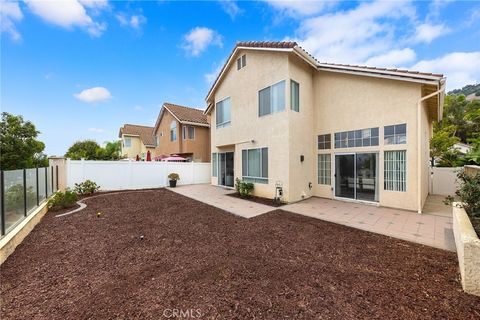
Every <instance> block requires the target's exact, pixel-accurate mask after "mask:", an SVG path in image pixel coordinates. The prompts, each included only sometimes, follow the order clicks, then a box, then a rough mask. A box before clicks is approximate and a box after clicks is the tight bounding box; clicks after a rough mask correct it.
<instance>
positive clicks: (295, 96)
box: [290, 80, 300, 112]
mask: <svg viewBox="0 0 480 320" xmlns="http://www.w3.org/2000/svg"><path fill="white" fill-rule="evenodd" d="M290 108H291V109H292V110H293V111H297V112H299V111H300V84H299V83H298V82H296V81H293V80H290Z"/></svg>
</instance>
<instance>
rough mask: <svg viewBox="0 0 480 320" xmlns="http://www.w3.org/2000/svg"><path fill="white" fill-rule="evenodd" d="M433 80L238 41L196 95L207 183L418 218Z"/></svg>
mask: <svg viewBox="0 0 480 320" xmlns="http://www.w3.org/2000/svg"><path fill="white" fill-rule="evenodd" d="M444 87H445V78H444V77H443V75H441V74H431V73H421V72H412V71H407V70H397V69H381V68H373V67H363V66H352V65H340V64H331V63H320V62H318V61H317V60H315V59H314V58H313V57H312V56H310V55H309V54H308V53H307V52H306V51H304V50H303V49H302V48H301V47H299V46H298V45H297V44H296V43H295V42H239V43H237V45H236V46H235V48H234V49H233V51H232V53H231V54H230V56H229V57H228V59H227V62H226V63H225V65H224V66H223V68H222V70H221V71H220V74H219V75H218V77H217V79H216V80H215V82H214V84H213V85H212V87H211V89H210V91H209V92H208V95H207V97H206V102H207V110H205V114H208V115H211V149H212V184H214V185H223V186H228V187H232V186H233V185H234V181H235V178H243V179H244V180H247V181H251V182H253V183H254V184H255V190H254V194H255V195H258V196H262V197H268V198H273V197H275V195H276V187H277V186H280V187H282V191H283V200H284V201H287V202H294V201H299V200H301V199H304V198H308V197H311V196H319V197H325V198H336V199H345V200H350V201H362V202H368V203H373V204H379V205H382V206H388V207H395V208H403V209H408V210H418V211H419V212H421V210H422V207H423V204H424V202H425V199H426V197H427V195H428V175H429V140H430V137H431V134H432V122H433V121H438V120H440V119H441V115H442V108H443V98H444Z"/></svg>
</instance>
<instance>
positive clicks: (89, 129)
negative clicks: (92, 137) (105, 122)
mask: <svg viewBox="0 0 480 320" xmlns="http://www.w3.org/2000/svg"><path fill="white" fill-rule="evenodd" d="M88 131H90V132H95V133H102V132H105V129H102V128H88Z"/></svg>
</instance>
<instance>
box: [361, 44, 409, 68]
mask: <svg viewBox="0 0 480 320" xmlns="http://www.w3.org/2000/svg"><path fill="white" fill-rule="evenodd" d="M415 59H416V54H415V51H413V50H412V49H410V48H405V49H394V50H391V51H388V52H387V53H384V54H380V55H378V56H374V57H371V58H369V59H368V60H367V61H365V64H366V65H369V66H376V67H398V66H402V65H405V64H407V63H412V62H414V61H415Z"/></svg>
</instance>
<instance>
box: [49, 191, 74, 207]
mask: <svg viewBox="0 0 480 320" xmlns="http://www.w3.org/2000/svg"><path fill="white" fill-rule="evenodd" d="M75 202H77V194H76V193H75V192H73V191H72V190H70V189H68V188H67V189H66V190H65V192H62V191H57V192H55V194H54V195H53V196H52V197H51V198H50V200H48V203H47V206H48V208H49V209H51V210H54V211H55V210H60V209H63V208H69V207H73V206H74V205H75Z"/></svg>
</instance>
